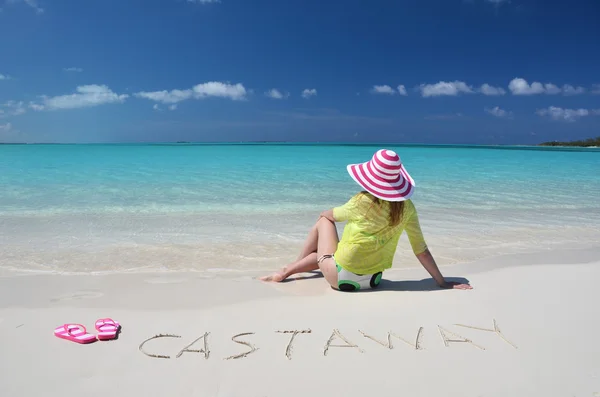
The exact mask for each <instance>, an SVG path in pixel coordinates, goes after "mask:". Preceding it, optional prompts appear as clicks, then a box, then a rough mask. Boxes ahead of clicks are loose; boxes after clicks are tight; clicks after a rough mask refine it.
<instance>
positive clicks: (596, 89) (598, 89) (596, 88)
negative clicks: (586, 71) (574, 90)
mask: <svg viewBox="0 0 600 397" xmlns="http://www.w3.org/2000/svg"><path fill="white" fill-rule="evenodd" d="M592 94H594V95H600V84H593V85H592Z"/></svg>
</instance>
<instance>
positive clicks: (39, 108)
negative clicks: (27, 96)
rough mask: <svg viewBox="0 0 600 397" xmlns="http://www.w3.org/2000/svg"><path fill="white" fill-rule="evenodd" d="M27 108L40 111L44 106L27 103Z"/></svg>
mask: <svg viewBox="0 0 600 397" xmlns="http://www.w3.org/2000/svg"><path fill="white" fill-rule="evenodd" d="M29 107H30V108H31V109H33V110H35V111H40V110H44V109H45V107H44V105H40V104H37V103H33V102H29Z"/></svg>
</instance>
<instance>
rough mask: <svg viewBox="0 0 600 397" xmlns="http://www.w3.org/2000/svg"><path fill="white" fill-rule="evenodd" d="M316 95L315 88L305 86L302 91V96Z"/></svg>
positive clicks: (306, 97)
mask: <svg viewBox="0 0 600 397" xmlns="http://www.w3.org/2000/svg"><path fill="white" fill-rule="evenodd" d="M316 95H317V90H316V89H315V88H310V89H309V88H306V89H305V90H304V91H302V98H305V99H308V98H310V97H311V96H316Z"/></svg>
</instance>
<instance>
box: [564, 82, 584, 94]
mask: <svg viewBox="0 0 600 397" xmlns="http://www.w3.org/2000/svg"><path fill="white" fill-rule="evenodd" d="M562 91H563V94H564V95H569V96H570V95H581V94H585V88H583V87H573V86H572V85H570V84H565V85H564V86H563V89H562Z"/></svg>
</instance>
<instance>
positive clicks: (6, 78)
mask: <svg viewBox="0 0 600 397" xmlns="http://www.w3.org/2000/svg"><path fill="white" fill-rule="evenodd" d="M11 78H12V77H10V76H9V75H7V74H2V73H0V80H10V79H11Z"/></svg>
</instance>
